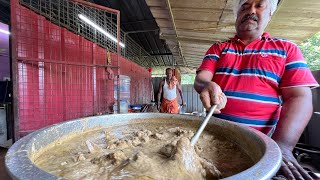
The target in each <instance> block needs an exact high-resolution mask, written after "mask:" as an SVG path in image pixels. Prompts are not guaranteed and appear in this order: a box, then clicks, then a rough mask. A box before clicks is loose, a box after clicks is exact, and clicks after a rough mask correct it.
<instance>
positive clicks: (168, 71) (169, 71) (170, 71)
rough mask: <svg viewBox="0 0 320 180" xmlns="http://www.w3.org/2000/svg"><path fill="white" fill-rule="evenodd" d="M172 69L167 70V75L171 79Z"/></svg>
mask: <svg viewBox="0 0 320 180" xmlns="http://www.w3.org/2000/svg"><path fill="white" fill-rule="evenodd" d="M172 74H173V73H172V70H171V69H169V70H166V75H167V78H168V79H171V78H172Z"/></svg>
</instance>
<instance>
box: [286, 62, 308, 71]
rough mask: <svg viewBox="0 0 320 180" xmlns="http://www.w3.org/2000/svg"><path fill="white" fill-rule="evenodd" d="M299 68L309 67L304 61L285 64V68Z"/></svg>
mask: <svg viewBox="0 0 320 180" xmlns="http://www.w3.org/2000/svg"><path fill="white" fill-rule="evenodd" d="M299 68H309V67H308V65H307V64H306V63H303V62H297V63H293V64H289V65H286V70H290V69H299Z"/></svg>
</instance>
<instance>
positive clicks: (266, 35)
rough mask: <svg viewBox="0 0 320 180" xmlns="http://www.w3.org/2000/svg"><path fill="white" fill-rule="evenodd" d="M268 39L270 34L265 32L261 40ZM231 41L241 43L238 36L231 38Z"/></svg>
mask: <svg viewBox="0 0 320 180" xmlns="http://www.w3.org/2000/svg"><path fill="white" fill-rule="evenodd" d="M268 38H270V34H269V33H268V32H264V33H263V34H262V36H260V40H261V39H268ZM230 40H232V41H240V39H239V37H238V36H237V35H235V36H234V37H232V38H230Z"/></svg>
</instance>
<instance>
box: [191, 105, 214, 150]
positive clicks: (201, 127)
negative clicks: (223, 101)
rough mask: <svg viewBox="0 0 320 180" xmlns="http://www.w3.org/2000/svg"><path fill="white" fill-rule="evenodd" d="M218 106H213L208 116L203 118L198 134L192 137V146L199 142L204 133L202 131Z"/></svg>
mask: <svg viewBox="0 0 320 180" xmlns="http://www.w3.org/2000/svg"><path fill="white" fill-rule="evenodd" d="M216 108H217V105H214V106H211V108H210V110H209V112H208V114H207V116H206V118H205V119H204V120H203V122H202V124H201V126H200V127H199V129H198V130H197V132H196V134H195V135H194V136H193V137H192V138H191V145H192V146H194V145H195V144H196V143H197V141H198V139H199V137H200V135H201V134H202V131H203V130H204V128H205V127H206V126H207V124H208V122H209V119H210V118H211V116H212V114H213V112H214V110H215V109H216Z"/></svg>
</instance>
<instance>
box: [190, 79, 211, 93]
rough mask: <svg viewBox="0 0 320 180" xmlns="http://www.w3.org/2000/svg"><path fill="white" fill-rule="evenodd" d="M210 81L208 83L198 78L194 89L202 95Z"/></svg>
mask: <svg viewBox="0 0 320 180" xmlns="http://www.w3.org/2000/svg"><path fill="white" fill-rule="evenodd" d="M209 82H210V81H206V80H203V79H200V78H198V77H196V79H195V81H194V89H195V90H196V91H197V92H198V93H199V94H200V93H201V92H202V90H203V89H204V88H205V87H206V85H207V84H208V83H209Z"/></svg>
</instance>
